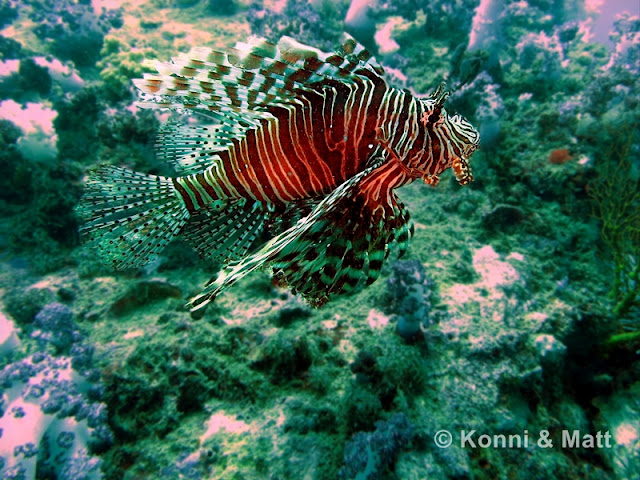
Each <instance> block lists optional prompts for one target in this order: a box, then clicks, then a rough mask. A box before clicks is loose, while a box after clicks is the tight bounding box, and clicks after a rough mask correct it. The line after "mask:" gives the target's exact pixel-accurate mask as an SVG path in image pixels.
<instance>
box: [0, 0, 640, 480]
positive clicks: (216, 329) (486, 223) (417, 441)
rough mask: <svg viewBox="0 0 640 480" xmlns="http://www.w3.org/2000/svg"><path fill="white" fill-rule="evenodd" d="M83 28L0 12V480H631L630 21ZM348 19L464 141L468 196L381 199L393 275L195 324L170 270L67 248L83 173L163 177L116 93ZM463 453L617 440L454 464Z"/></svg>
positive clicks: (170, 262) (634, 146) (212, 15)
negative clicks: (457, 119) (181, 59)
mask: <svg viewBox="0 0 640 480" xmlns="http://www.w3.org/2000/svg"><path fill="white" fill-rule="evenodd" d="M623 3H625V2H613V3H611V2H610V7H611V9H613V10H615V9H621V8H622V7H621V6H622V4H623ZM98 4H100V5H102V4H105V5H106V4H107V3H105V2H88V1H86V0H77V1H75V0H60V1H57V0H56V1H55V2H43V1H41V0H24V1H20V2H17V1H2V0H0V19H1V22H2V23H3V35H4V36H2V37H0V59H1V61H2V62H1V64H0V82H1V85H0V96H1V97H2V103H1V104H0V105H1V107H0V117H2V118H0V209H2V211H3V215H2V216H0V224H1V225H2V229H1V233H0V253H2V255H3V262H2V265H1V268H0V285H1V287H2V288H1V291H2V305H1V306H0V308H1V312H0V366H1V367H2V370H1V372H0V398H2V401H1V402H0V413H1V416H0V429H2V435H0V477H3V478H19V477H20V475H22V476H23V478H52V479H53V478H56V479H58V480H61V479H72V478H73V479H91V478H104V479H108V480H136V479H140V478H168V479H170V480H173V479H176V480H177V479H180V478H183V479H208V478H216V479H221V480H230V479H237V478H244V479H247V480H262V479H264V478H279V479H282V480H287V479H296V480H297V479H300V478H306V479H335V478H344V479H347V478H370V479H371V478H385V479H396V478H397V479H413V478H430V479H436V480H445V479H449V478H479V479H488V478H522V479H537V478H558V479H561V480H564V479H574V478H582V479H585V480H595V479H598V480H601V479H605V480H609V479H611V480H613V479H614V478H629V479H631V478H636V477H637V476H638V469H639V465H640V463H639V461H638V458H637V457H638V456H637V449H638V438H639V434H638V432H639V431H640V425H638V421H637V418H638V412H639V409H638V397H639V395H640V390H639V389H638V382H637V378H638V368H639V367H638V354H637V352H638V346H639V345H640V343H639V342H640V323H639V321H638V319H639V318H640V315H639V307H638V290H637V289H638V285H640V281H638V265H640V262H639V261H638V252H637V245H638V239H637V238H636V237H637V235H636V234H637V207H638V205H637V200H638V196H637V191H638V184H637V183H638V169H639V166H638V162H637V159H638V152H639V151H640V147H639V141H640V139H639V138H638V128H637V126H638V125H639V124H640V117H639V113H638V112H640V108H638V107H639V105H640V96H639V93H638V92H640V84H639V83H638V82H639V79H640V42H639V41H638V35H639V33H638V32H639V30H640V25H639V23H638V20H637V16H633V13H634V12H631V13H632V14H624V13H620V15H618V17H617V18H614V15H613V13H614V12H613V10H612V11H611V12H606V13H610V15H603V16H607V18H609V24H607V25H605V27H604V28H601V29H600V30H601V31H600V30H598V31H594V29H596V26H597V24H596V21H597V20H598V17H597V15H596V13H594V11H593V8H597V5H596V4H597V2H586V3H585V2H583V1H581V0H580V1H578V0H564V1H553V2H552V1H548V0H528V1H518V2H511V1H506V0H456V1H454V2H451V1H441V0H436V1H432V2H428V3H425V2H418V1H416V0H406V1H405V0H402V1H393V2H389V1H381V0H380V1H371V2H356V1H353V2H350V1H339V2H328V1H323V0H313V1H311V2H308V1H306V0H288V1H276V0H264V1H263V2H253V1H248V0H239V1H234V2H226V3H224V2H218V1H207V0H200V1H193V0H184V1H177V2H174V1H171V0H152V1H149V2H129V3H127V4H126V5H124V4H123V6H122V8H121V9H117V10H109V9H107V10H101V8H102V7H101V6H98ZM363 5H364V6H363ZM350 6H351V7H352V8H353V9H354V10H355V11H356V13H352V15H356V14H357V15H356V17H358V18H356V20H357V22H359V23H357V22H356V20H354V19H353V18H351V19H350V20H349V21H347V22H346V24H347V26H348V28H349V29H352V30H351V31H352V32H354V33H356V37H357V38H358V39H359V40H361V41H363V42H365V43H366V45H367V46H368V48H370V49H371V50H378V55H377V58H378V60H380V61H381V62H382V63H383V64H384V66H385V69H386V71H387V72H389V73H390V74H391V75H393V76H394V77H395V78H396V80H394V81H395V82H396V83H395V84H396V85H398V86H401V87H403V88H405V87H406V88H412V89H414V90H415V91H417V92H421V93H424V94H427V93H428V92H431V91H433V89H434V87H435V86H436V85H437V84H439V82H440V81H442V80H446V81H447V84H448V87H449V88H450V89H451V90H452V92H451V96H450V98H449V99H448V101H447V110H448V111H456V112H458V113H461V114H463V115H465V116H466V117H467V118H469V119H471V120H472V122H473V123H474V125H479V130H480V132H481V142H482V143H481V149H480V151H478V152H477V153H476V154H475V155H474V157H473V165H472V167H473V169H474V173H475V176H476V180H475V181H474V182H473V183H472V184H471V185H469V186H468V187H467V188H465V189H461V188H459V187H458V186H457V185H455V182H454V181H453V180H452V179H450V178H448V177H445V176H444V175H443V178H442V179H441V182H440V185H439V187H438V188H437V189H432V188H428V187H425V186H424V185H418V184H417V183H418V182H416V183H414V184H412V185H409V186H406V187H403V189H402V191H401V192H400V193H399V196H400V197H401V198H402V200H403V201H404V202H405V203H406V204H408V205H409V206H410V207H411V211H412V216H413V221H414V223H415V227H416V235H415V236H414V238H413V240H412V244H411V248H410V250H409V252H408V257H407V258H408V260H403V261H398V262H396V263H394V264H392V265H391V266H390V268H386V269H385V270H384V271H383V281H380V282H378V284H377V287H373V288H371V289H369V290H367V291H364V292H361V293H358V294H355V295H353V296H351V297H348V298H344V299H338V300H336V301H335V303H331V304H329V305H327V306H326V307H324V308H323V309H312V308H309V307H308V306H306V305H304V304H303V303H301V302H300V300H299V299H298V298H296V297H294V296H292V295H291V294H287V293H284V292H283V291H281V290H280V289H279V288H278V287H277V286H275V285H272V284H271V283H270V282H269V281H268V280H267V278H266V277H265V276H264V275H262V274H260V273H256V274H255V275H251V276H249V277H247V278H246V279H245V280H243V282H242V283H241V286H240V288H239V289H237V290H236V291H234V292H233V293H228V294H224V295H221V296H220V297H219V298H218V299H217V300H216V303H215V304H213V305H212V306H211V308H210V309H209V310H207V311H206V313H204V314H203V316H202V317H201V318H194V317H192V316H191V315H190V314H189V312H187V311H186V310H185V308H184V304H185V303H186V302H187V301H188V299H189V298H190V297H191V296H193V295H195V294H196V293H197V291H198V286H199V285H202V284H203V283H205V282H206V281H207V280H208V279H209V277H210V275H209V274H210V270H211V269H212V268H215V266H214V265H206V266H203V265H202V263H199V262H196V261H195V258H196V255H195V254H193V253H192V252H191V251H190V250H188V247H187V246H186V245H184V244H179V243H176V244H174V245H172V246H171V247H170V248H169V249H167V251H166V254H165V256H163V257H162V258H160V259H159V260H158V262H156V263H154V264H152V265H149V266H148V267H146V268H144V269H141V270H139V271H132V272H123V273H118V274H114V273H112V272H110V271H108V270H106V269H105V268H104V267H103V266H101V265H100V264H98V262H97V260H96V259H95V258H94V257H95V256H94V255H93V253H92V252H91V251H90V250H88V249H86V248H84V247H81V246H80V245H79V241H78V237H77V233H76V228H77V225H76V219H75V214H74V211H73V206H74V205H75V204H76V202H77V199H78V197H79V196H80V194H81V192H82V176H83V173H84V172H85V171H86V170H90V169H92V168H95V167H96V166H98V165H100V164H112V165H125V166H128V167H132V168H135V169H137V170H144V171H148V172H150V173H154V174H163V175H164V174H167V175H170V174H172V171H171V170H170V168H169V167H167V166H166V165H165V164H164V162H163V161H162V159H158V158H155V157H154V153H153V143H154V139H155V135H156V131H157V126H158V123H159V122H160V121H163V120H164V117H163V114H162V112H154V111H150V110H144V111H140V110H137V109H136V108H135V105H134V104H133V103H132V102H134V100H135V99H134V97H133V89H132V86H131V79H132V78H137V77H140V76H141V75H143V74H144V73H145V72H148V71H150V66H152V64H153V61H155V60H164V59H166V58H168V57H170V56H172V55H176V54H177V52H180V51H186V50H188V49H189V48H190V47H191V46H195V45H198V44H202V45H206V46H209V47H213V48H221V47H223V46H225V45H232V44H234V43H235V42H236V41H244V40H246V38H247V36H248V35H250V34H251V33H253V34H257V35H266V36H267V37H269V38H271V39H272V40H277V39H278V38H279V37H280V36H281V35H290V36H292V37H294V38H295V39H297V40H299V41H301V42H306V43H309V44H312V45H314V46H316V47H318V48H321V49H324V50H332V49H333V48H334V46H335V44H336V42H337V40H338V39H339V37H340V35H341V33H342V30H343V27H344V25H345V21H344V20H345V17H346V14H347V10H349V7H350ZM356 7H357V8H356ZM613 7H616V8H615V9H614V8H613ZM225 9H227V10H225ZM636 13H637V12H636ZM353 22H356V23H357V25H356V24H355V23H353ZM598 28H599V27H598ZM609 31H611V32H612V35H611V38H610V39H608V38H605V37H606V36H607V35H608V32H609ZM603 32H604V37H603V36H602V35H603ZM592 34H593V35H595V36H592ZM382 47H384V48H382ZM25 426H26V427H25ZM472 429H473V430H476V432H477V434H478V435H480V434H487V435H505V436H509V435H520V434H522V432H524V431H528V432H529V434H530V436H531V438H532V439H533V436H534V435H536V434H537V433H538V432H540V431H541V430H549V432H550V435H551V439H552V440H553V441H554V443H555V444H557V443H558V442H559V441H560V438H561V437H560V436H561V432H562V431H563V430H567V431H570V432H573V431H575V430H578V431H580V432H581V434H585V435H594V436H595V435H596V434H597V433H598V432H599V431H601V432H605V431H608V432H610V433H611V442H612V443H611V447H610V448H580V449H572V450H568V449H562V448H553V449H540V448H537V447H531V448H527V449H525V448H523V449H519V448H512V449H502V448H471V447H469V446H466V447H461V446H460V438H461V437H460V432H461V431H462V430H466V431H469V430H472ZM441 430H448V431H450V432H451V433H452V440H453V443H452V445H451V446H450V447H449V448H439V447H437V446H435V444H434V436H435V435H436V434H437V433H438V432H440V431H441ZM16 432H17V433H19V434H20V437H18V436H17V434H16ZM16 438H19V440H16Z"/></svg>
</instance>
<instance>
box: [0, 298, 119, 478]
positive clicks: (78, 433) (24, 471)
mask: <svg viewBox="0 0 640 480" xmlns="http://www.w3.org/2000/svg"><path fill="white" fill-rule="evenodd" d="M34 327H35V328H36V329H35V330H34V331H33V333H32V337H33V338H34V339H36V340H37V343H38V345H39V349H40V351H38V352H36V353H33V354H31V355H29V356H27V357H24V358H22V359H20V360H18V361H15V362H11V363H8V364H7V365H6V366H5V367H4V368H3V369H2V371H0V393H1V396H0V398H1V399H2V402H0V459H1V462H0V473H1V474H2V478H7V479H9V478H23V479H35V478H49V477H53V478H58V479H69V480H71V479H84V480H91V479H99V478H102V474H101V472H100V460H99V458H98V457H96V456H95V454H99V453H102V452H104V451H105V450H106V449H108V448H109V447H110V446H111V444H112V442H113V437H112V434H111V430H110V428H109V426H108V424H107V412H106V409H105V405H104V404H103V403H100V397H101V394H102V386H101V384H100V383H99V378H100V375H99V373H98V372H97V371H96V370H95V369H94V366H93V348H92V347H90V346H87V345H85V344H83V343H82V342H81V338H82V336H81V335H80V333H79V331H78V328H77V325H76V324H75V321H74V318H73V313H72V312H71V310H70V309H69V308H68V307H66V306H64V305H62V304H59V303H51V304H48V305H46V306H45V307H44V308H43V309H42V310H41V311H40V312H39V313H38V314H37V315H36V316H35V320H34ZM17 347H18V345H17V344H15V343H14V350H15V351H14V354H17V353H18V351H17ZM49 347H51V348H52V349H53V351H55V352H56V356H52V355H50V354H49V353H45V352H46V351H47V350H48V348H49ZM3 353H4V356H5V357H6V356H7V354H8V353H9V352H3ZM62 353H64V355H59V354H62Z"/></svg>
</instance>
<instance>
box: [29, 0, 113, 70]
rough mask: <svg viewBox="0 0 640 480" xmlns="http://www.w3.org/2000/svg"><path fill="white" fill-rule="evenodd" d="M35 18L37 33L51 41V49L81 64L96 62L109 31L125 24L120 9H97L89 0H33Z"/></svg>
mask: <svg viewBox="0 0 640 480" xmlns="http://www.w3.org/2000/svg"><path fill="white" fill-rule="evenodd" d="M28 3H30V4H31V5H30V6H31V13H30V17H31V19H32V20H33V21H34V22H35V23H36V25H37V26H36V28H35V29H34V33H35V34H36V35H37V36H38V37H39V38H40V39H41V40H43V41H45V42H49V45H50V47H49V48H50V51H51V53H52V54H54V55H56V56H57V57H58V58H60V59H62V60H71V61H73V62H74V63H75V64H76V65H77V66H79V67H88V66H92V65H94V64H95V62H96V61H97V60H98V58H99V56H100V50H101V48H102V42H103V40H104V35H105V33H106V32H108V31H109V30H111V29H112V28H119V27H121V26H122V22H123V20H122V12H121V10H119V9H113V10H104V11H103V12H102V13H101V14H100V15H96V14H95V13H94V10H93V7H92V5H91V4H90V3H89V2H84V1H74V0H56V1H54V2H41V1H38V0H33V1H31V2H28Z"/></svg>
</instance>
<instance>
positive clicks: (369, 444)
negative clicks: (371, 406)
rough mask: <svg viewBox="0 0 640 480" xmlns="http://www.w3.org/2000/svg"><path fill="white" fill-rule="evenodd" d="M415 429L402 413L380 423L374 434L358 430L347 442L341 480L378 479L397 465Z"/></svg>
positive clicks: (339, 476) (377, 424)
mask: <svg viewBox="0 0 640 480" xmlns="http://www.w3.org/2000/svg"><path fill="white" fill-rule="evenodd" d="M413 432H414V428H413V426H412V425H411V423H410V422H409V419H408V418H407V417H406V416H405V415H404V414H402V413H396V414H395V415H394V416H392V417H391V418H390V419H389V420H387V421H379V422H376V429H375V430H374V431H373V432H371V433H363V432H360V433H356V434H355V435H354V436H353V437H352V438H351V440H349V441H348V442H347V445H346V446H345V453H344V466H343V467H342V468H340V471H339V472H338V478H340V479H355V478H358V479H362V480H376V479H381V478H384V476H383V474H384V472H385V471H386V470H387V469H390V468H391V467H392V466H393V463H394V461H395V458H396V456H397V454H398V452H399V451H400V450H402V448H403V447H404V446H405V444H406V443H407V442H409V441H410V440H411V437H412V436H413Z"/></svg>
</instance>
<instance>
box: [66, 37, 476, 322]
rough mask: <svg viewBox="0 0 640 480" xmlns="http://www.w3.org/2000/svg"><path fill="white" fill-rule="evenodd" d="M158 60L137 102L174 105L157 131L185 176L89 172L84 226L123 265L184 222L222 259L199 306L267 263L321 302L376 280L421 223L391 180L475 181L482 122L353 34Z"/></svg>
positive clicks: (195, 240)
mask: <svg viewBox="0 0 640 480" xmlns="http://www.w3.org/2000/svg"><path fill="white" fill-rule="evenodd" d="M157 71H158V73H157V74H153V75H150V74H148V75H145V76H144V78H143V79H139V80H134V82H135V85H136V86H137V87H138V89H139V90H140V91H141V94H140V102H139V104H140V105H141V106H146V107H152V108H153V107H155V108H167V109H170V110H172V111H174V112H176V113H177V114H179V115H175V116H177V117H179V118H180V119H181V120H170V121H168V122H167V123H165V124H164V125H163V126H162V127H161V130H160V132H159V134H158V154H159V156H160V158H161V159H162V160H166V161H168V162H170V163H171V164H172V165H173V167H174V168H175V170H176V172H177V175H176V176H174V177H162V176H155V175H146V174H143V173H138V172H134V171H132V170H129V169H127V168H119V167H111V166H110V167H103V168H100V169H98V170H96V171H94V172H92V173H91V174H90V176H89V179H88V181H87V185H86V192H85V194H84V196H83V198H82V200H81V202H80V205H79V207H78V212H79V214H80V216H81V217H82V218H83V220H84V222H85V223H84V226H83V227H82V229H81V232H82V234H83V235H85V236H86V237H88V239H89V241H90V242H92V244H93V245H94V246H95V247H96V249H97V251H98V252H99V254H100V256H101V257H102V258H103V259H104V260H105V262H107V263H109V264H110V265H112V267H113V268H115V269H126V268H135V267H140V266H142V265H144V264H145V263H147V262H149V261H150V260H152V259H153V258H155V257H156V256H157V255H158V254H159V253H160V252H161V251H162V249H163V248H164V247H165V246H166V245H167V244H168V243H169V242H170V241H171V240H172V239H173V238H174V237H175V236H177V235H181V236H182V237H184V238H185V239H186V240H187V241H188V242H189V243H190V244H191V245H193V247H194V248H195V249H196V251H197V252H198V253H199V254H200V255H201V256H203V257H213V258H215V259H217V260H218V261H220V262H221V263H222V264H223V267H222V269H221V270H220V272H218V274H217V275H216V276H215V277H214V278H212V279H211V280H210V281H209V283H208V284H207V285H206V287H205V289H204V290H203V291H202V293H201V294H200V295H198V296H197V297H195V298H194V299H192V300H191V301H190V303H189V307H190V308H191V309H192V310H194V311H195V310H197V309H200V308H202V307H204V306H205V305H206V304H207V303H209V302H211V301H212V300H213V299H214V298H215V297H216V295H217V294H218V293H219V292H220V291H221V290H222V289H224V288H226V287H228V286H230V285H231V284H233V283H234V282H236V281H237V280H238V279H240V278H242V277H243V276H245V275H247V274H248V273H249V272H252V271H253V270H255V269H257V268H259V267H262V266H268V267H269V268H270V270H271V273H272V276H273V277H274V279H275V280H277V281H278V282H279V283H280V284H282V285H288V286H289V287H290V288H291V289H292V290H293V291H294V292H296V293H299V294H301V295H302V296H303V297H305V298H306V300H307V301H308V302H309V303H311V304H312V305H316V306H320V305H322V304H324V303H325V302H326V301H327V300H328V299H329V298H330V297H331V295H333V294H341V293H347V292H352V291H355V290H357V289H360V288H362V287H364V286H367V285H370V284H371V283H373V282H374V281H375V280H376V279H377V278H378V276H379V275H380V270H381V268H382V264H383V262H384V260H385V258H386V257H387V255H388V253H389V252H390V251H391V250H392V249H395V250H397V251H398V253H399V254H400V255H402V254H403V253H404V252H405V251H406V249H407V247H408V243H409V238H410V236H411V235H412V234H413V225H412V222H411V220H410V215H409V212H408V210H407V208H406V207H405V206H404V204H403V203H402V202H401V201H400V200H399V199H398V197H397V196H396V194H395V193H394V190H395V189H396V188H398V187H400V186H402V185H407V184H408V183H411V182H412V181H414V180H415V179H418V178H420V179H422V180H423V181H424V182H425V183H427V184H430V185H436V184H437V183H438V179H439V175H440V174H441V173H442V172H443V171H444V170H446V169H448V168H452V169H453V172H454V174H455V176H456V179H457V180H458V182H459V183H460V184H462V185H465V184H467V183H469V182H471V181H472V180H473V177H472V175H471V171H470V168H469V163H468V162H469V157H470V156H471V154H472V153H473V152H474V151H475V150H476V149H477V148H478V143H479V135H478V132H477V131H476V130H475V129H474V128H473V126H472V125H471V124H470V123H469V122H468V121H467V120H465V119H464V118H462V117H460V116H459V115H454V116H449V115H448V114H447V112H446V111H445V109H444V108H443V104H444V101H445V99H446V97H447V95H448V93H447V92H445V91H444V86H443V85H441V86H440V87H439V88H438V89H437V90H436V91H435V92H434V93H433V94H432V95H431V96H429V97H428V98H416V97H415V96H414V95H412V94H411V92H409V91H407V90H402V89H398V88H394V87H392V86H390V85H389V84H387V82H386V81H385V79H384V77H383V74H384V71H383V69H382V67H381V66H380V65H379V64H378V63H377V62H376V61H375V60H374V58H373V57H372V56H371V54H370V53H369V52H368V51H367V50H366V49H365V48H364V47H363V46H361V45H360V44H358V43H357V42H356V41H355V40H354V39H353V38H351V37H345V40H344V42H343V43H342V45H341V46H340V47H339V48H338V49H337V51H336V52H335V53H324V52H322V51H319V50H317V49H315V48H313V47H309V46H307V45H303V44H301V43H298V42H296V41H295V40H293V39H292V38H288V37H283V38H282V39H281V40H280V41H279V42H278V44H273V43H269V42H267V41H265V40H263V39H258V38H252V39H250V40H249V42H248V43H239V44H238V45H236V47H235V48H232V49H229V51H227V52H226V53H221V52H217V51H215V50H211V49H209V48H194V49H192V50H191V51H190V52H189V53H188V54H182V55H180V56H178V57H177V58H174V59H172V61H171V62H166V63H159V64H158V65H157ZM195 114H200V115H195ZM266 234H268V235H266ZM392 247H393V248H392Z"/></svg>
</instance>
